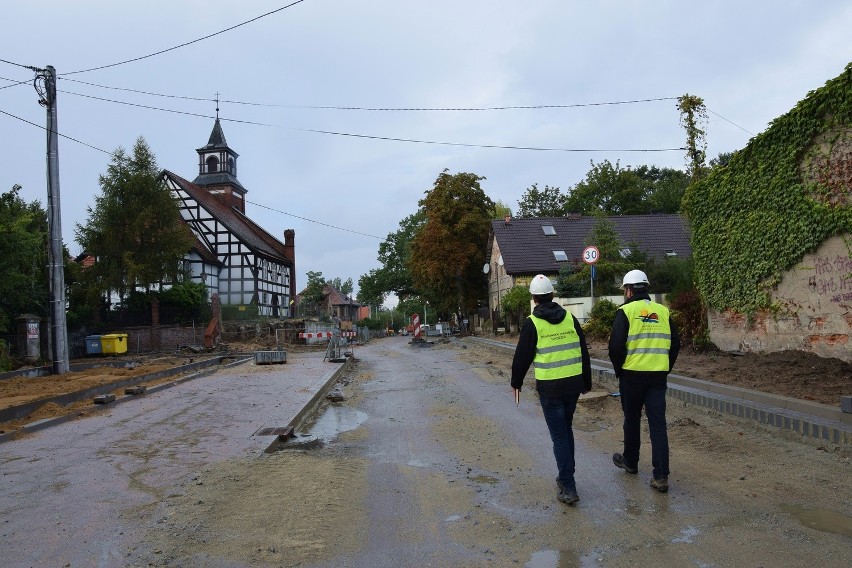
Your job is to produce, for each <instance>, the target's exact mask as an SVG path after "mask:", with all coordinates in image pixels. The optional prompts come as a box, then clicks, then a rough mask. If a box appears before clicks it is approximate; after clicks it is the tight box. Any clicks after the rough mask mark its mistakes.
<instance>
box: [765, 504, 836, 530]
mask: <svg viewBox="0 0 852 568" xmlns="http://www.w3.org/2000/svg"><path fill="white" fill-rule="evenodd" d="M781 511H783V512H784V513H788V514H790V515H793V516H794V517H795V518H796V519H797V520H798V521H799V522H800V523H802V524H803V525H805V526H806V527H810V528H812V529H816V530H818V531H823V532H830V533H835V534H839V535H843V536H847V537H852V518H850V517H847V516H846V515H843V514H841V513H836V512H834V511H827V510H825V509H804V508H802V507H797V506H795V505H781Z"/></svg>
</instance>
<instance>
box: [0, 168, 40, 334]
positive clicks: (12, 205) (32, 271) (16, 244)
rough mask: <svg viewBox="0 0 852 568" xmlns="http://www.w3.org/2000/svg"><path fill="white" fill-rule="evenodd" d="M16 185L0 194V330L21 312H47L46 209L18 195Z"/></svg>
mask: <svg viewBox="0 0 852 568" xmlns="http://www.w3.org/2000/svg"><path fill="white" fill-rule="evenodd" d="M20 190H21V186H20V185H14V186H13V187H12V189H11V190H10V191H7V192H6V193H3V194H0V275H2V277H0V331H1V332H3V333H9V332H10V331H11V327H12V321H13V320H14V318H16V317H17V316H19V315H21V314H23V313H32V314H35V315H38V316H45V315H47V307H48V303H49V302H48V296H49V283H48V275H47V270H46V266H47V239H48V236H47V233H48V229H47V213H46V212H45V211H44V209H42V208H41V205H40V204H39V203H38V202H37V201H34V202H32V203H27V202H26V201H24V200H23V199H21V198H20V196H19V195H18V192H19V191H20Z"/></svg>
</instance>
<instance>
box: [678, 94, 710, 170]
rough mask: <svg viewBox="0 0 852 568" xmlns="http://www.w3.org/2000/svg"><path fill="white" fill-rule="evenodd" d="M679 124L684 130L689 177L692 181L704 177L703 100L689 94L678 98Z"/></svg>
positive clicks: (705, 143)
mask: <svg viewBox="0 0 852 568" xmlns="http://www.w3.org/2000/svg"><path fill="white" fill-rule="evenodd" d="M677 109H678V110H679V111H680V124H681V126H683V128H684V130H686V158H687V166H688V168H689V175H690V177H691V178H692V180H693V181H696V180H699V179H701V178H702V177H704V170H705V166H704V159H705V158H706V156H707V131H706V130H704V125H705V124H706V123H707V107H705V106H704V99H702V98H701V97H696V96H695V95H690V94H689V93H687V94H685V95H683V96H681V97H678V99H677Z"/></svg>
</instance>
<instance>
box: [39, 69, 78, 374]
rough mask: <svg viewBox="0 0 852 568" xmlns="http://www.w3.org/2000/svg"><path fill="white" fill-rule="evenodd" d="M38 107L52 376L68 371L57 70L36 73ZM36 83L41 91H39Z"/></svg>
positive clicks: (43, 70) (41, 70)
mask: <svg viewBox="0 0 852 568" xmlns="http://www.w3.org/2000/svg"><path fill="white" fill-rule="evenodd" d="M36 72H37V73H38V74H37V75H36V91H37V92H38V94H39V96H40V99H39V101H38V103H39V104H40V105H42V106H43V107H45V108H46V109H47V129H46V130H47V222H48V226H47V228H48V235H49V239H50V247H49V250H48V273H49V278H50V339H51V349H52V353H51V358H52V360H53V372H54V373H55V374H57V375H62V374H65V373H67V372H68V371H69V370H70V365H69V362H68V325H67V323H66V320H65V273H64V269H65V258H64V257H63V254H62V221H61V212H60V207H59V127H58V125H57V114H56V69H54V68H53V66H52V65H48V66H47V68H46V69H38V70H36ZM39 81H41V82H43V88H39Z"/></svg>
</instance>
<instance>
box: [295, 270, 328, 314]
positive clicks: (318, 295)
mask: <svg viewBox="0 0 852 568" xmlns="http://www.w3.org/2000/svg"><path fill="white" fill-rule="evenodd" d="M307 276H308V283H307V285H306V286H305V289H304V290H303V291H302V293H301V294H299V304H300V305H299V310H300V312H301V313H302V314H307V313H315V314H316V315H318V316H319V315H321V311H322V303H323V300H325V278H323V276H322V272H314V271H311V270H309V271H308V273H307Z"/></svg>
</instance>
